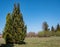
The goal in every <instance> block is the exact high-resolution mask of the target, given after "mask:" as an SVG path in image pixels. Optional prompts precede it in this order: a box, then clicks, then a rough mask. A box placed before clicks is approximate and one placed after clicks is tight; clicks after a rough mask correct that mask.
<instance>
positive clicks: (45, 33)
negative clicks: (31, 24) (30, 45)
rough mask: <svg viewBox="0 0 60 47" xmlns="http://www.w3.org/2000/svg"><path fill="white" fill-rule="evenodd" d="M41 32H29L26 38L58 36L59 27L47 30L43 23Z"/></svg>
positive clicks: (47, 27) (45, 24)
mask: <svg viewBox="0 0 60 47" xmlns="http://www.w3.org/2000/svg"><path fill="white" fill-rule="evenodd" d="M42 29H43V30H42V31H39V32H38V33H34V32H29V33H27V37H50V36H60V25H59V24H57V25H56V27H53V26H52V27H51V29H50V28H49V25H48V24H47V22H43V24H42Z"/></svg>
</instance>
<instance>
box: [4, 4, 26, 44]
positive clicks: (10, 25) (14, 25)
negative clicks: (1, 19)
mask: <svg viewBox="0 0 60 47" xmlns="http://www.w3.org/2000/svg"><path fill="white" fill-rule="evenodd" d="M26 30H27V27H26V25H25V24H24V21H23V17H22V13H21V12H20V6H19V4H18V5H16V4H14V9H13V12H12V14H10V13H8V15H7V17H6V25H5V28H4V32H3V38H4V39H5V41H6V43H23V42H24V39H25V36H26Z"/></svg>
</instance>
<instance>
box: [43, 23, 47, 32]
mask: <svg viewBox="0 0 60 47" xmlns="http://www.w3.org/2000/svg"><path fill="white" fill-rule="evenodd" d="M43 30H44V31H48V24H47V22H43Z"/></svg>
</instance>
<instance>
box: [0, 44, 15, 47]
mask: <svg viewBox="0 0 60 47" xmlns="http://www.w3.org/2000/svg"><path fill="white" fill-rule="evenodd" d="M0 47H14V45H13V44H1V45H0Z"/></svg>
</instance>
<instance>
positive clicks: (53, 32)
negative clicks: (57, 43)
mask: <svg viewBox="0 0 60 47" xmlns="http://www.w3.org/2000/svg"><path fill="white" fill-rule="evenodd" d="M51 32H52V35H55V29H54V27H53V26H52V27H51Z"/></svg>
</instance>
